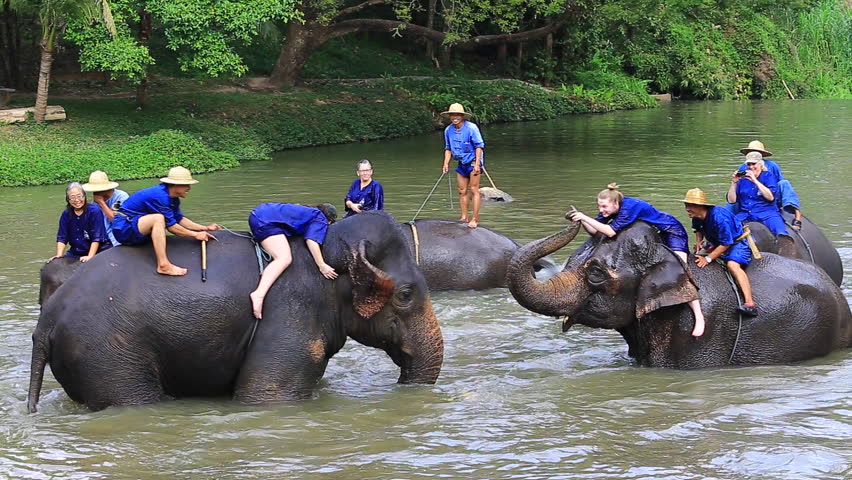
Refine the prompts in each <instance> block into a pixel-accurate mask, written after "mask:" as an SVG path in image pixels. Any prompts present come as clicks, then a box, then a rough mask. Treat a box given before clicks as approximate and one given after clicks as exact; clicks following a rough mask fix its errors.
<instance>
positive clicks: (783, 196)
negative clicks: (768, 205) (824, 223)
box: [738, 140, 802, 230]
mask: <svg viewBox="0 0 852 480" xmlns="http://www.w3.org/2000/svg"><path fill="white" fill-rule="evenodd" d="M751 152H757V153H759V154H760V156H761V158H763V164H764V166H766V169H767V170H769V171H770V172H772V174H773V175H775V178H776V179H777V180H778V198H776V203H778V207H779V208H780V209H781V210H786V211H788V212H790V213H792V214H793V215H794V216H795V217H794V219H793V221H792V222H791V223H790V225H791V227H792V228H794V229H796V230H800V229H801V228H802V209H801V207H800V203H799V195H798V194H797V193H796V190H795V189H794V188H793V184H792V183H790V181H789V180H787V179H785V178H784V174H782V173H781V167H780V166H779V165H778V163H776V162H773V161H772V160H767V157H771V156H772V152H770V151H768V150H766V147H764V146H763V142H760V141H758V140H752V141H751V142H749V143H748V146H747V147H745V148H741V149H740V153H742V154H743V155H748V154H749V153H751ZM745 170H746V165H745V164H742V165H740V167H739V169H738V171H741V172H743V171H745Z"/></svg>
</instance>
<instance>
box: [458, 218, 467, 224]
mask: <svg viewBox="0 0 852 480" xmlns="http://www.w3.org/2000/svg"><path fill="white" fill-rule="evenodd" d="M459 221H460V222H464V223H467V217H461V218H460V219H459Z"/></svg>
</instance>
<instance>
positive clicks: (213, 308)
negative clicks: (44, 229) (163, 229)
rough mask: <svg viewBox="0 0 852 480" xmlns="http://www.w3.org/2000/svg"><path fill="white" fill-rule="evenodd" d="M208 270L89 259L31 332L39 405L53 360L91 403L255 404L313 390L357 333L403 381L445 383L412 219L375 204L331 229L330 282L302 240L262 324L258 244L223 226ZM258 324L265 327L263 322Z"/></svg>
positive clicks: (183, 245)
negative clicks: (206, 400) (255, 305)
mask: <svg viewBox="0 0 852 480" xmlns="http://www.w3.org/2000/svg"><path fill="white" fill-rule="evenodd" d="M216 238H217V239H218V241H217V242H210V244H209V245H208V246H207V252H208V258H209V262H208V267H209V268H208V277H207V281H206V282H202V281H201V280H200V278H199V275H198V274H197V272H198V271H199V270H198V269H197V267H196V268H194V269H191V270H190V273H189V274H188V275H185V276H182V277H166V276H163V275H159V274H157V273H156V272H155V267H156V265H155V259H154V255H153V253H152V252H151V251H150V246H141V247H127V246H119V247H116V248H113V249H110V250H108V251H107V252H104V253H101V254H98V255H96V256H95V257H94V258H92V260H90V261H89V262H86V263H84V264H82V265H80V266H79V267H78V268H77V271H76V272H75V274H74V275H72V276H71V278H69V279H68V281H66V282H65V283H64V284H63V285H62V287H60V288H59V289H58V290H57V291H56V293H54V294H53V295H52V296H51V297H50V298H49V299H48V300H47V301H46V302H45V304H44V305H43V307H42V312H41V315H40V317H39V320H38V324H37V326H36V329H35V332H34V333H33V352H32V366H31V373H30V386H29V396H28V408H29V410H30V411H31V412H35V411H36V408H37V402H38V399H39V394H40V390H41V384H42V378H43V374H44V367H45V365H46V364H48V363H49V364H50V368H51V370H52V371H53V375H54V377H56V379H57V380H58V381H59V383H60V384H61V385H62V387H63V388H64V390H65V392H66V393H67V394H68V396H69V397H71V398H72V399H73V400H75V401H77V402H80V403H83V404H84V405H86V406H87V407H89V408H90V409H92V410H100V409H103V408H107V407H110V406H116V405H137V404H146V403H154V402H158V401H163V400H167V399H171V398H181V397H195V396H203V397H214V396H226V395H230V396H231V397H232V398H233V399H234V400H237V401H239V402H243V403H248V404H265V403H270V402H279V401H287V400H298V399H305V398H309V397H310V396H311V395H312V393H313V388H314V387H315V385H316V384H317V382H318V381H319V380H320V378H321V377H322V375H323V373H324V372H325V368H326V365H327V364H328V360H329V358H330V357H331V356H333V355H334V354H335V353H337V352H338V351H339V350H340V349H341V348H342V347H343V345H344V343H345V342H346V339H347V337H351V338H353V339H354V340H356V341H358V342H360V343H362V344H364V345H368V346H372V347H375V348H380V349H382V350H384V351H385V352H386V353H387V354H388V355H389V356H390V358H391V359H392V360H393V362H394V363H396V365H398V366H399V368H400V375H399V378H398V382H399V383H421V384H431V383H435V381H436V380H437V378H438V376H439V374H440V371H441V364H442V363H443V352H444V347H443V337H442V334H441V329H440V326H439V324H438V320H437V318H436V317H435V312H434V310H433V308H432V303H431V300H430V297H429V290H428V288H427V286H426V281H425V279H424V278H423V274H422V273H421V272H420V270H419V269H418V268H417V267H416V265H415V263H414V259H413V258H412V256H411V253H410V252H409V249H408V246H407V244H406V242H405V237H404V236H403V233H402V229H401V227H400V225H399V224H398V223H397V222H396V221H395V220H394V219H393V217H391V216H389V215H387V214H384V213H382V212H369V213H364V214H361V215H358V216H357V217H354V218H353V219H352V220H347V221H341V222H338V223H335V224H332V225H331V226H330V227H329V230H328V234H327V237H326V240H325V243H324V245H323V251H324V257H325V260H326V262H327V263H328V264H329V265H331V266H332V267H333V268H334V269H335V270H336V271H337V273H338V274H339V277H338V278H337V279H336V280H334V281H331V280H326V279H325V278H323V277H322V275H321V274H320V273H319V271H318V270H317V268H316V265H315V264H314V261H313V260H312V258H311V256H310V254H309V252H308V250H307V247H306V246H305V242H304V241H302V238H301V237H292V239H291V241H290V246H291V249H292V253H293V255H292V256H293V261H292V264H291V265H290V267H289V268H288V269H287V270H286V271H285V272H284V274H283V275H282V276H281V277H280V278H279V279H278V280H277V282H276V283H275V284H274V285H273V287H272V289H271V290H270V292H269V294H268V295H267V297H266V302H265V305H264V315H263V320H261V321H257V322H255V320H254V318H253V316H252V313H251V311H252V310H251V305H250V300H249V292H251V291H252V290H253V289H254V288H255V286H256V284H257V279H258V261H257V258H256V254H255V250H254V248H253V246H252V243H251V241H250V240H249V239H247V238H243V236H238V235H235V234H233V233H231V232H216ZM200 249H201V244H200V243H199V242H197V241H195V240H192V239H187V238H180V237H170V238H169V239H168V251H169V257H170V258H171V259H173V261H175V262H176V263H178V264H180V265H187V266H190V265H193V264H195V265H198V263H199V260H200ZM254 327H256V332H255V331H254V330H253V328H254Z"/></svg>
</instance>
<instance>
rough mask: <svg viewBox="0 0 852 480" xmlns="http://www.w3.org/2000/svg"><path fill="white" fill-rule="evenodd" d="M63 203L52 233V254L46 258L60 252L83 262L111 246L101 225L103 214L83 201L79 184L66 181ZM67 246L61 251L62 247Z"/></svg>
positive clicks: (84, 196) (94, 206)
mask: <svg viewBox="0 0 852 480" xmlns="http://www.w3.org/2000/svg"><path fill="white" fill-rule="evenodd" d="M65 204H66V207H65V211H64V212H62V215H61V216H60V217H59V230H58V231H57V232H56V255H54V256H53V257H51V258H50V260H53V259H54V258H59V257H61V256H63V254H64V255H65V256H67V257H77V258H79V259H80V261H81V262H86V261H88V260H89V259H90V258H92V257H93V256H95V254H96V253H98V252H102V251H104V250H106V249H108V248H110V247H112V244H111V243H110V241H109V237H107V234H106V228H105V227H104V214H103V212H101V209H100V208H98V206H97V205H95V204H92V203H89V202H87V201H86V193H85V192H84V191H83V186H82V185H80V184H79V183H77V182H71V183H70V184H68V188H66V189H65ZM69 245H70V247H71V248H69V249H68V253H65V247H66V246H69ZM50 260H48V261H50Z"/></svg>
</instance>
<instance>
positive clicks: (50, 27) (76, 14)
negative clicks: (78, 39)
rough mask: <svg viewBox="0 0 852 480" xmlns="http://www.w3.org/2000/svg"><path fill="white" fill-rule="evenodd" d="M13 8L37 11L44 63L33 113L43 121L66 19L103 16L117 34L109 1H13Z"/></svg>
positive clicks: (42, 62) (90, 18)
mask: <svg viewBox="0 0 852 480" xmlns="http://www.w3.org/2000/svg"><path fill="white" fill-rule="evenodd" d="M10 7H11V8H12V9H13V10H16V11H18V12H22V13H29V14H35V15H36V16H37V17H38V21H39V25H41V41H40V46H41V62H40V63H39V71H38V90H36V104H35V114H34V116H35V121H36V123H42V122H44V117H45V113H46V111H47V94H48V90H49V88H50V68H51V66H52V65H53V48H54V47H55V46H56V43H57V42H58V41H59V39H60V37H61V36H62V33H63V32H64V31H65V26H66V24H67V22H68V21H69V20H89V21H91V20H94V19H96V18H100V19H102V20H103V22H104V25H105V26H106V27H107V28H108V30H109V31H110V32H112V33H114V32H115V25H114V24H113V21H112V14H111V12H110V8H109V3H107V1H106V0H11V1H10Z"/></svg>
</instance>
